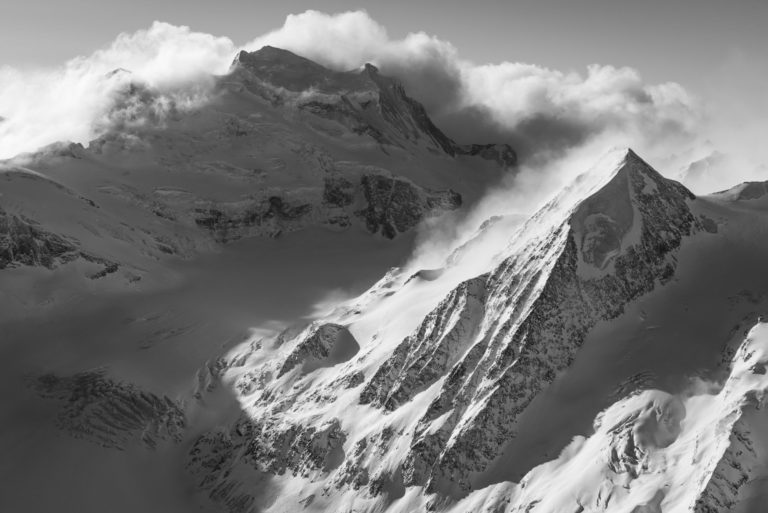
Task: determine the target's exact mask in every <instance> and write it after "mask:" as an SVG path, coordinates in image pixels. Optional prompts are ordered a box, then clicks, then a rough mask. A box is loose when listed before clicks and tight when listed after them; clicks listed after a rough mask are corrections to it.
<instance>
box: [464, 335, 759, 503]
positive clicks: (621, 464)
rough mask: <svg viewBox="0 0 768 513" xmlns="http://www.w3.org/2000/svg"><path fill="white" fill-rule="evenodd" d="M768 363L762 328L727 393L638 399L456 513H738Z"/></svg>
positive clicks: (748, 343) (734, 367)
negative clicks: (512, 482) (748, 413)
mask: <svg viewBox="0 0 768 513" xmlns="http://www.w3.org/2000/svg"><path fill="white" fill-rule="evenodd" d="M767 363H768V324H766V323H759V324H758V325H756V326H755V327H754V328H753V329H752V330H751V331H750V332H749V334H748V336H747V337H746V339H745V340H744V341H743V343H742V345H741V347H740V348H739V351H738V352H737V354H736V356H735V357H734V360H733V362H732V364H731V372H730V376H729V377H728V378H727V380H726V381H725V383H724V384H722V387H721V389H720V390H719V391H718V392H716V393H708V392H706V391H705V392H702V391H690V392H688V393H686V394H685V395H683V396H673V395H670V394H668V393H666V392H662V391H659V390H645V391H641V392H638V393H635V394H633V395H631V396H630V397H628V398H625V399H623V400H621V401H619V402H618V403H616V404H615V405H613V406H611V407H610V408H609V409H608V410H606V411H604V412H602V413H601V414H600V415H599V416H598V418H597V419H596V420H595V433H594V434H593V435H592V436H590V437H587V438H584V437H577V438H576V439H575V440H574V441H573V442H572V443H571V444H570V445H569V446H568V447H566V448H565V449H564V450H563V452H562V454H561V455H560V456H559V458H557V459H555V460H553V461H551V462H549V463H546V464H544V465H541V466H539V467H537V468H535V469H533V470H532V471H531V472H529V473H528V474H527V475H526V476H525V477H524V478H523V480H522V481H521V482H520V484H519V485H517V486H513V487H511V488H510V487H509V486H507V485H499V486H497V487H496V488H497V489H494V488H491V489H486V490H482V491H480V492H476V493H475V494H473V495H470V497H468V498H467V499H465V500H463V501H462V502H460V503H459V504H457V505H456V507H455V508H454V509H452V510H451V511H469V510H474V511H478V510H483V511H485V510H490V511H499V512H501V511H504V512H518V511H531V512H540V513H543V512H560V511H611V512H634V513H637V512H644V511H664V512H671V513H677V512H686V511H697V512H705V511H706V512H710V511H718V512H719V511H730V510H731V508H732V507H733V506H734V504H735V501H734V495H738V490H739V487H740V486H741V485H743V484H744V483H745V482H746V480H747V479H748V478H749V475H748V474H745V472H748V470H747V469H749V468H750V466H752V465H754V464H753V463H752V464H750V458H751V459H752V461H754V451H752V449H751V448H750V444H751V442H750V441H749V438H748V435H745V430H744V427H743V422H742V421H741V419H742V414H743V411H744V409H745V408H751V407H754V406H755V405H759V404H762V401H763V395H764V392H765V390H766V387H768V378H766V376H765V366H766V364H767ZM750 453H751V454H750ZM734 454H738V455H739V456H738V458H737V459H738V461H740V462H742V463H743V466H742V464H736V465H734V462H735V461H736V458H734ZM743 456H745V457H746V460H743ZM555 483H557V484H555ZM502 487H503V489H504V491H503V492H501V491H500V489H501V488H502ZM500 493H503V494H504V495H503V499H500V497H499V496H498V494H500Z"/></svg>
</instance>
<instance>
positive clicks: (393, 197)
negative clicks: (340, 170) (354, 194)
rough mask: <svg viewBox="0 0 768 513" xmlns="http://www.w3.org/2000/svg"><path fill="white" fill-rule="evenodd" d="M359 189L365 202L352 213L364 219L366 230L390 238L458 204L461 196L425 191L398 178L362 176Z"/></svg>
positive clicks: (455, 207) (456, 206)
mask: <svg viewBox="0 0 768 513" xmlns="http://www.w3.org/2000/svg"><path fill="white" fill-rule="evenodd" d="M362 188H363V194H364V195H365V200H366V202H367V203H368V205H367V207H366V208H365V209H363V210H358V211H357V212H355V215H357V216H359V217H361V218H363V219H364V220H365V226H366V227H367V228H368V230H370V231H371V232H373V233H378V232H379V231H381V234H382V235H384V236H385V237H387V238H389V239H392V238H394V237H395V236H396V235H397V234H398V233H402V232H406V231H408V230H410V229H411V228H414V227H415V226H416V225H417V224H418V223H419V222H420V221H421V220H422V219H424V218H425V217H428V216H430V215H434V214H435V213H440V212H446V211H449V210H455V209H457V208H459V207H460V206H461V196H459V195H458V194H457V193H455V192H453V191H450V190H449V191H430V190H424V189H421V188H419V187H417V186H415V185H414V184H413V183H411V182H409V181H408V180H404V179H401V178H395V177H392V178H390V177H386V176H381V175H364V176H363V178H362Z"/></svg>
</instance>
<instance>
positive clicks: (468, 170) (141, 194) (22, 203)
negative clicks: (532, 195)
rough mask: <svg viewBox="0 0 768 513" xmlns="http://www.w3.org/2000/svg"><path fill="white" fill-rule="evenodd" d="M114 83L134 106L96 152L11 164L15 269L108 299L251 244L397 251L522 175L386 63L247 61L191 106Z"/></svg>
mask: <svg viewBox="0 0 768 513" xmlns="http://www.w3.org/2000/svg"><path fill="white" fill-rule="evenodd" d="M106 79H107V80H109V81H114V82H115V83H116V84H117V86H116V90H117V91H118V92H117V94H116V97H115V98H114V101H113V105H112V107H111V110H110V111H109V112H108V113H107V114H106V115H105V116H104V117H105V121H104V123H103V125H104V126H103V127H101V132H102V134H101V135H100V136H99V137H98V138H96V139H95V140H93V141H90V143H89V144H88V145H87V147H84V146H83V145H80V144H71V143H61V144H56V145H53V146H51V147H48V148H44V149H42V150H40V151H38V152H36V153H35V154H30V155H21V156H18V157H16V158H13V159H10V160H8V161H5V162H3V163H0V169H1V170H2V179H3V181H4V191H5V195H4V197H3V199H2V201H0V209H2V210H1V212H2V215H3V219H6V218H7V219H8V220H9V221H7V222H4V223H3V225H2V231H0V235H1V236H2V237H3V238H4V239H6V240H7V241H8V242H7V243H5V245H4V247H7V248H8V249H5V250H4V251H3V253H4V256H3V257H2V258H1V259H0V266H2V267H3V268H6V267H9V266H11V267H15V266H19V265H30V264H38V263H43V265H44V266H45V267H49V268H53V267H62V266H63V267H66V268H69V267H72V266H79V267H83V268H87V269H86V270H85V271H83V272H82V273H81V274H83V275H85V276H96V278H97V279H102V278H106V280H102V282H104V284H103V285H102V284H101V282H99V283H96V284H95V286H97V287H101V288H105V287H106V288H110V289H111V288H122V287H125V286H130V287H133V288H146V287H148V286H152V283H154V282H155V281H156V275H157V274H158V273H162V272H163V269H164V268H166V267H168V266H173V265H175V264H173V263H170V264H169V263H168V262H172V261H173V260H174V259H176V258H179V257H181V258H185V259H189V258H192V257H194V256H195V255H198V254H201V253H208V252H210V251H216V250H217V247H218V246H219V245H220V244H222V243H229V242H232V241H235V240H239V239H244V238H251V237H261V236H269V237H277V236H279V235H281V234H286V233H290V232H293V231H297V230H303V229H307V228H316V227H325V228H328V229H332V230H355V231H357V230H359V229H361V228H362V229H363V230H366V231H368V232H371V233H374V234H380V235H383V236H384V237H385V238H389V239H392V238H395V237H397V236H399V235H402V234H405V233H408V232H410V231H412V230H413V229H414V228H415V227H416V226H417V225H418V224H419V223H421V222H422V221H423V220H425V219H427V218H429V217H435V216H439V215H441V214H444V213H446V212H450V211H455V210H457V209H459V208H460V207H462V205H463V206H464V208H465V209H466V208H467V207H470V206H471V205H472V204H474V203H475V202H476V201H477V200H478V199H479V198H480V197H481V196H482V194H483V192H484V191H485V190H486V189H487V187H489V186H490V185H491V184H494V183H496V182H497V181H498V180H500V179H501V178H502V177H504V176H506V175H508V174H510V173H514V172H515V169H516V156H515V153H514V151H513V150H512V149H511V148H510V147H509V146H506V145H494V144H488V145H469V146H462V145H459V144H457V143H455V142H453V141H452V140H451V139H450V138H448V137H447V136H446V135H445V134H443V133H442V132H441V131H440V130H439V129H438V128H437V127H436V126H435V125H434V124H433V123H432V121H431V120H430V119H429V116H428V115H427V113H426V111H425V110H424V108H423V107H422V106H421V105H420V104H419V103H418V102H416V101H415V100H413V99H411V98H410V97H408V96H407V94H406V92H405V91H404V89H403V87H402V86H401V85H400V84H399V83H398V82H397V81H396V80H394V79H391V78H388V77H385V76H382V75H380V74H379V73H378V72H377V71H376V69H375V68H374V67H373V66H370V65H367V66H366V67H365V68H364V69H362V70H356V71H350V72H343V73H342V72H335V71H332V70H329V69H326V68H324V67H322V66H320V65H319V64H316V63H314V62H312V61H309V60H307V59H304V58H302V57H299V56H297V55H294V54H292V53H290V52H287V51H285V50H279V49H276V48H271V47H265V48H263V49H261V50H259V51H257V52H253V53H247V52H241V53H240V54H239V55H238V56H237V57H236V59H235V61H234V63H233V65H232V69H231V71H230V72H229V73H228V74H226V75H223V76H219V77H212V80H213V81H214V83H215V85H214V88H213V91H212V92H210V94H209V95H208V97H207V100H206V101H203V102H200V101H198V102H197V103H195V102H192V106H186V107H185V106H180V105H176V104H173V103H170V104H169V100H168V99H167V98H166V97H165V96H163V95H162V94H161V93H160V92H158V91H155V90H153V89H152V88H150V87H149V86H147V85H145V84H142V83H140V82H138V81H136V79H135V78H134V77H133V75H132V74H131V73H130V72H129V71H126V70H115V72H113V73H111V74H109V75H108V76H107V77H106ZM22 226H23V227H25V228H22ZM29 227H34V228H29ZM30 230H31V231H30ZM30 233H31V234H30ZM30 240H35V241H37V242H35V244H34V245H35V246H40V249H39V250H37V249H34V250H31V249H30V248H29V245H30ZM65 247H66V248H67V251H66V253H67V255H68V256H67V257H66V258H61V257H60V255H59V254H60V253H62V252H63V250H64V248H65ZM14 248H15V249H14ZM93 262H98V263H99V264H101V263H102V262H103V265H101V268H96V265H95V264H93ZM158 268H159V270H157V269H158ZM107 282H109V283H107ZM89 286H90V285H89Z"/></svg>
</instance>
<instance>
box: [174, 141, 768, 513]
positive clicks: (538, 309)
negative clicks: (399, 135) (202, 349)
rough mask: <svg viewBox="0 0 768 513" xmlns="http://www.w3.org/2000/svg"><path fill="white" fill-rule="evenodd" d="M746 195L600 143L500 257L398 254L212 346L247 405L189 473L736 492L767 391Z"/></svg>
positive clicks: (743, 496)
mask: <svg viewBox="0 0 768 513" xmlns="http://www.w3.org/2000/svg"><path fill="white" fill-rule="evenodd" d="M741 188H742V187H740V188H738V189H737V190H740V189H741ZM748 197H749V198H750V199H747V200H744V199H739V198H740V197H739V196H738V195H737V194H734V193H723V194H719V195H714V196H710V197H701V198H696V197H695V196H694V195H693V194H691V193H690V192H689V191H687V190H686V189H685V188H684V187H683V186H681V185H680V184H678V183H676V182H673V181H670V180H667V179H665V178H663V177H662V176H661V175H660V174H658V173H657V172H656V171H655V170H653V169H652V168H650V166H648V165H647V164H646V163H645V162H643V161H642V160H641V159H640V158H639V157H637V155H635V154H634V153H632V152H631V151H627V152H618V153H614V154H611V155H608V156H607V157H605V158H604V159H603V160H602V161H601V163H600V164H598V166H596V168H595V169H593V170H591V171H590V172H588V173H586V174H585V175H582V177H580V179H579V180H577V182H576V183H574V184H573V186H572V187H570V188H569V189H567V190H565V191H564V192H563V193H562V194H560V195H559V196H558V197H556V198H555V199H554V200H553V201H552V202H550V203H549V204H548V205H546V206H545V207H544V208H543V209H541V210H540V211H539V212H537V213H536V214H535V215H534V216H532V217H531V218H530V219H529V220H528V221H527V222H526V223H525V224H524V225H523V226H522V227H520V228H519V229H518V230H517V231H515V232H512V233H509V232H508V233H506V234H498V235H499V237H500V239H501V240H504V241H506V245H504V246H502V247H500V248H499V251H498V253H497V254H495V255H493V257H490V258H489V257H487V256H484V255H472V254H471V253H472V247H471V246H472V244H471V242H470V244H469V246H468V247H464V248H462V251H463V252H465V253H467V254H465V255H464V256H463V258H464V259H471V260H475V259H482V258H484V259H485V261H484V262H483V264H482V265H481V266H480V267H482V268H481V269H477V268H474V269H470V268H471V267H472V266H462V265H459V264H457V262H456V260H455V259H454V258H448V259H447V260H446V266H445V267H444V268H442V269H431V270H428V271H427V270H425V271H420V272H415V270H414V269H395V270H392V271H391V272H390V273H389V274H388V275H387V276H386V277H384V278H383V279H382V280H381V281H380V282H379V283H378V284H377V285H376V286H374V287H373V288H372V289H371V290H369V291H368V292H367V293H366V294H364V295H363V296H361V297H359V298H357V299H355V300H352V301H350V302H348V303H347V304H345V305H342V306H340V307H339V308H337V310H336V311H334V312H333V313H332V314H330V315H329V316H327V317H325V318H322V319H320V320H316V321H314V322H313V323H311V324H310V325H308V326H307V327H306V328H304V329H303V330H300V331H292V330H288V331H285V332H282V333H276V334H275V335H273V336H267V337H264V336H258V337H254V338H252V339H250V340H248V341H247V342H246V343H245V344H243V345H242V346H241V348H240V349H239V350H235V351H233V352H231V353H230V354H229V355H228V356H227V357H226V358H224V359H221V360H219V361H218V362H217V365H216V367H215V373H213V374H212V379H213V381H217V380H218V381H219V382H220V383H221V384H222V386H228V387H230V388H231V389H232V390H234V391H235V394H236V397H237V400H238V402H239V404H240V406H241V409H242V412H241V414H240V415H239V416H238V418H237V419H236V420H235V421H233V422H231V423H230V424H229V426H228V427H226V428H222V427H221V426H217V428H216V429H214V430H212V431H210V432H208V433H206V434H203V435H202V436H200V437H199V438H197V439H196V441H195V442H194V444H193V447H192V450H191V451H190V452H189V460H188V463H187V465H188V468H189V470H190V472H192V474H193V475H195V476H196V478H197V480H198V481H197V482H198V485H199V486H200V487H201V488H203V489H205V490H207V491H208V492H209V495H210V497H211V498H212V499H214V500H216V501H219V502H221V503H223V504H225V505H226V506H227V507H228V508H229V509H231V510H233V511H261V510H267V511H293V510H299V509H302V508H305V509H308V510H312V511H347V510H357V511H381V510H388V511H390V510H391V511H419V510H449V511H454V510H455V511H477V510H483V511H485V510H487V511H551V512H559V511H692V510H693V509H696V511H730V510H731V509H732V508H733V507H734V505H735V504H738V503H743V504H746V503H747V502H744V501H748V500H749V498H750V497H751V494H752V493H753V492H752V491H750V490H751V487H752V488H756V489H757V490H759V485H754V484H753V483H755V482H759V480H758V477H761V476H762V475H764V474H761V472H764V470H763V469H762V465H763V463H764V462H765V460H764V459H761V458H764V457H763V456H762V454H763V452H762V449H760V447H761V444H762V443H763V441H762V440H761V438H760V436H759V435H758V434H757V433H756V432H758V431H759V428H758V427H757V426H758V425H759V422H760V420H759V414H757V415H756V416H757V417H758V419H756V420H754V421H750V420H747V419H750V418H751V417H753V416H754V415H753V414H751V413H750V412H751V411H753V409H754V408H758V410H754V411H756V412H757V411H759V406H760V404H761V397H762V392H763V390H764V389H765V387H766V385H768V382H766V381H765V380H764V379H762V375H763V374H764V373H765V369H764V366H765V357H764V356H763V355H762V352H763V351H764V350H765V347H764V346H765V343H766V340H765V333H764V332H765V327H764V326H765V325H764V324H758V325H757V327H755V328H754V329H753V330H752V331H749V328H750V327H751V326H752V325H754V323H755V321H756V319H757V315H758V314H759V313H760V312H762V311H764V309H765V307H766V300H768V295H766V292H768V279H766V277H765V275H764V273H763V272H762V271H761V269H762V268H763V265H764V264H763V261H764V260H763V257H764V255H765V254H766V253H765V252H766V250H768V247H767V246H766V244H765V243H764V242H763V241H764V240H765V237H764V234H765V230H766V226H768V225H766V224H765V221H766V215H768V211H766V207H767V206H768V204H767V203H766V202H765V199H766V196H765V195H764V194H763V195H749V196H748ZM747 219H749V221H747ZM487 229H492V225H491V227H489V228H487ZM478 249H479V250H480V251H483V252H486V251H487V246H479V247H478ZM758 254H760V255H761V257H757V256H756V255H758ZM475 261H477V260H475ZM745 334H746V335H747V336H746V337H745ZM704 380H707V381H706V382H705V381H704ZM705 383H706V384H705ZM742 419H744V420H742ZM750 422H754V424H749V425H747V426H744V425H743V424H744V423H750ZM745 453H746V455H745V456H743V457H744V462H743V464H742V462H741V459H742V455H744V454H745ZM558 454H559V456H558ZM266 490H271V492H268V491H266ZM288 491H290V493H288ZM264 497H269V500H266V501H265V499H264Z"/></svg>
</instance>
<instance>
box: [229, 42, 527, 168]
mask: <svg viewBox="0 0 768 513" xmlns="http://www.w3.org/2000/svg"><path fill="white" fill-rule="evenodd" d="M233 68H234V69H233V71H232V72H231V75H232V76H235V77H238V78H240V79H242V80H243V81H244V83H245V84H246V87H247V88H248V89H249V90H251V91H252V92H255V93H257V94H264V89H263V84H258V82H255V81H254V79H255V80H256V81H259V82H263V83H266V84H268V87H269V88H270V89H272V88H274V87H277V88H281V89H284V90H286V91H290V92H293V93H299V94H300V96H299V97H298V98H296V101H297V107H298V109H300V110H302V111H306V112H310V113H312V114H315V115H317V116H321V117H324V118H326V119H328V120H332V121H335V122H336V123H339V124H342V125H344V126H345V127H347V128H348V129H350V130H352V131H353V132H354V133H357V134H364V135H366V136H369V137H371V138H373V139H374V140H375V141H376V142H378V143H380V144H382V145H383V147H384V146H401V147H403V146H410V145H416V146H423V147H425V148H427V149H429V150H430V151H433V152H434V151H439V152H444V153H446V154H448V155H450V156H458V155H479V156H481V157H482V158H486V159H491V160H494V161H496V162H498V163H499V164H501V165H504V166H508V167H514V166H515V165H516V163H517V156H516V154H515V152H514V150H512V148H511V147H509V146H508V145H506V144H500V145H498V144H485V145H478V144H473V145H460V144H457V143H456V142H454V141H453V140H452V139H451V138H449V137H448V136H447V135H445V134H444V133H443V132H442V131H441V130H440V129H439V128H437V127H436V126H435V125H434V123H433V122H432V120H431V119H430V118H429V116H428V114H427V112H426V110H425V109H424V107H423V106H422V105H421V104H420V103H418V102H417V101H416V100H414V99H412V98H411V97H409V96H408V95H407V94H406V92H405V89H404V88H403V86H402V84H400V82H399V81H397V80H395V79H393V78H390V77H386V76H384V75H382V74H381V73H379V70H378V68H376V66H373V65H372V64H365V65H364V66H363V67H362V69H360V70H356V71H345V72H342V71H333V70H330V69H328V68H325V67H323V66H321V65H319V64H317V63H315V62H313V61H310V60H309V59H305V58H303V57H300V56H298V55H295V54H293V53H291V52H289V51H287V50H282V49H279V48H274V47H271V46H265V47H264V48H262V49H260V50H257V51H255V52H251V53H248V52H245V51H241V52H240V53H239V54H238V55H237V57H236V58H235V60H234V62H233Z"/></svg>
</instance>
